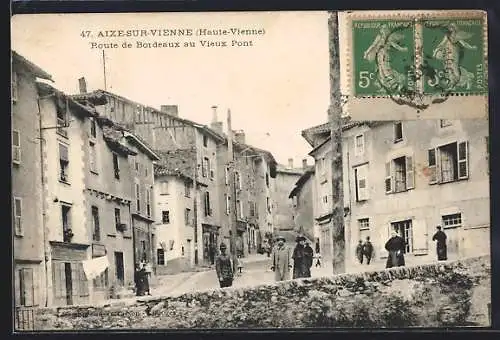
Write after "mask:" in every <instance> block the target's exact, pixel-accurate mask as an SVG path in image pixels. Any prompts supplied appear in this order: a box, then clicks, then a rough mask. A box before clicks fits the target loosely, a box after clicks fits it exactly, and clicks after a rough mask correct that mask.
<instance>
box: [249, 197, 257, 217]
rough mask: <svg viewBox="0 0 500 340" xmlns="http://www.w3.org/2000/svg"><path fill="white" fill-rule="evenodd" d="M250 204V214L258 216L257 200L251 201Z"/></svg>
mask: <svg viewBox="0 0 500 340" xmlns="http://www.w3.org/2000/svg"><path fill="white" fill-rule="evenodd" d="M248 206H249V207H250V216H251V217H255V216H256V209H255V202H252V201H249V202H248Z"/></svg>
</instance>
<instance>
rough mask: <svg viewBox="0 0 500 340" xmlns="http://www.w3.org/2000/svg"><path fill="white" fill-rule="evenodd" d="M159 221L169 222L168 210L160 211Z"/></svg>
mask: <svg viewBox="0 0 500 340" xmlns="http://www.w3.org/2000/svg"><path fill="white" fill-rule="evenodd" d="M161 222H162V223H163V224H169V223H170V211H168V210H163V211H162V212H161Z"/></svg>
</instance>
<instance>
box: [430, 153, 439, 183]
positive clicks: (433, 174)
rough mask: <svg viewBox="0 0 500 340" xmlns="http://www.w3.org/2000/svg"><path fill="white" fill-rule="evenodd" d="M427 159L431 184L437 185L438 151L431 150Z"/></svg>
mask: <svg viewBox="0 0 500 340" xmlns="http://www.w3.org/2000/svg"><path fill="white" fill-rule="evenodd" d="M427 159H428V169H429V184H436V183H437V182H438V180H437V179H438V176H437V175H438V171H437V150H436V149H429V151H428V156H427Z"/></svg>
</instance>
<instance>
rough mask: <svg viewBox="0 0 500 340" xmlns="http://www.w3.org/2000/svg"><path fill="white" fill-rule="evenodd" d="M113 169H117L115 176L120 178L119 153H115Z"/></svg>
mask: <svg viewBox="0 0 500 340" xmlns="http://www.w3.org/2000/svg"><path fill="white" fill-rule="evenodd" d="M113 169H114V170H115V178H116V179H120V165H119V163H118V155H117V154H116V153H113Z"/></svg>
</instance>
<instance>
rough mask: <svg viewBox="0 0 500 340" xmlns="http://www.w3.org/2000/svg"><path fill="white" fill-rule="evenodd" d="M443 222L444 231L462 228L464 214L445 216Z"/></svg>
mask: <svg viewBox="0 0 500 340" xmlns="http://www.w3.org/2000/svg"><path fill="white" fill-rule="evenodd" d="M442 221H443V228H444V229H449V228H457V227H461V226H462V214H460V213H457V214H451V215H444V216H443V217H442Z"/></svg>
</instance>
